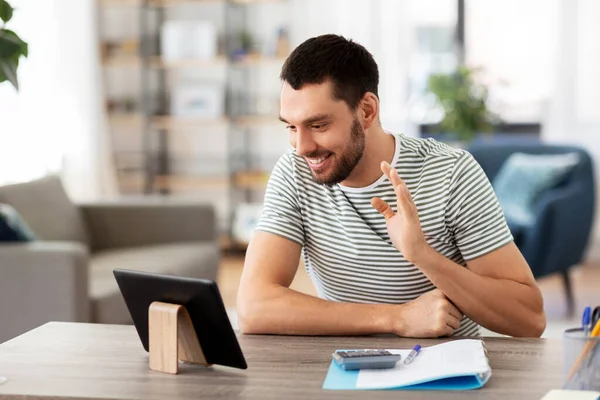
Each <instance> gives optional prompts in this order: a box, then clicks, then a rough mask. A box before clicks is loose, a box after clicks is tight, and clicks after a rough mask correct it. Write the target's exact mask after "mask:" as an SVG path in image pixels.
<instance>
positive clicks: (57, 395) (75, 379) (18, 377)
mask: <svg viewBox="0 0 600 400" xmlns="http://www.w3.org/2000/svg"><path fill="white" fill-rule="evenodd" d="M239 340H240V344H241V347H242V349H243V351H244V353H245V356H246V360H247V362H248V370H245V371H242V370H235V369H231V368H226V367H219V366H216V367H213V368H208V369H207V368H203V367H197V366H192V365H186V366H184V367H183V368H182V370H183V371H182V373H181V374H180V375H167V374H163V373H159V372H154V371H150V370H149V369H148V353H146V352H145V351H144V349H143V348H142V345H141V343H140V341H139V338H138V336H137V333H136V332H135V329H134V328H133V327H132V326H117V325H96V324H72V323H58V322H52V323H48V324H46V325H43V326H41V327H39V328H37V329H34V330H32V331H30V332H28V333H26V334H24V335H22V336H20V337H18V338H15V339H13V340H11V341H8V342H6V343H4V344H1V345H0V376H5V377H7V378H8V381H7V382H6V383H4V384H2V385H0V399H7V398H11V399H14V398H16V397H17V396H15V395H23V396H28V397H27V398H28V399H41V398H49V397H52V398H53V399H54V400H56V399H63V398H65V399H66V398H82V399H90V398H94V399H99V398H102V399H107V398H124V399H194V400H198V399H209V398H219V399H229V398H232V399H237V398H243V399H310V400H318V399H344V400H347V399H366V398H368V399H384V398H387V399H392V398H393V399H398V398H402V399H424V398H430V397H431V398H435V399H473V398H486V399H487V398H494V399H503V400H505V399H539V398H541V397H542V396H543V395H544V394H545V393H546V392H547V391H548V390H550V389H552V388H558V387H560V385H561V382H562V375H561V348H562V347H561V343H560V341H559V340H543V339H504V338H489V339H485V343H486V347H487V349H488V357H489V359H490V364H491V367H492V377H491V379H490V380H489V381H488V383H487V384H486V386H485V387H484V388H482V389H478V390H473V391H464V392H424V391H403V392H397V391H372V392H364V391H343V392H342V391H326V390H323V389H321V386H322V385H323V380H324V379H325V375H326V373H327V369H328V367H329V363H330V361H331V353H332V351H333V350H335V349H337V348H409V347H412V346H413V344H414V343H415V340H410V339H400V338H395V337H385V338H382V337H376V338H374V337H370V338H369V337H344V338H340V337H337V338H336V337H318V338H315V337H278V336H240V338H239ZM439 342H440V341H439V340H419V343H421V344H422V345H424V346H427V345H431V344H435V343H439ZM17 398H18V397H17Z"/></svg>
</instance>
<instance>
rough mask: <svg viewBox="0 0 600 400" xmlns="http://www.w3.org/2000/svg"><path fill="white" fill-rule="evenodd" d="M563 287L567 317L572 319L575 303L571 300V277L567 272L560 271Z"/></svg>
mask: <svg viewBox="0 0 600 400" xmlns="http://www.w3.org/2000/svg"><path fill="white" fill-rule="evenodd" d="M562 277H563V286H564V287H565V295H566V297H567V316H568V317H572V316H573V312H574V311H575V301H574V300H573V285H572V284H571V276H570V275H569V271H562Z"/></svg>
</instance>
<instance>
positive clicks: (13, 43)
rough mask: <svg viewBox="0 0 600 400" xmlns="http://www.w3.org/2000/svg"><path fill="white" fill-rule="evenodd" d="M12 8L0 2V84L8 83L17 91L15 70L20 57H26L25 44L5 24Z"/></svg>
mask: <svg viewBox="0 0 600 400" xmlns="http://www.w3.org/2000/svg"><path fill="white" fill-rule="evenodd" d="M13 11H14V8H12V7H11V5H10V4H8V2H7V1H6V0H0V21H2V23H1V24H0V83H2V82H4V81H9V82H10V83H12V85H13V86H14V87H15V89H16V90H19V81H18V79H17V68H18V67H19V60H20V58H21V57H27V43H26V42H24V41H23V40H21V38H20V37H19V36H18V35H17V34H16V33H15V32H13V31H11V30H9V29H6V24H7V23H8V21H10V20H11V18H12V16H13Z"/></svg>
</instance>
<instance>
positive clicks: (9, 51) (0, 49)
mask: <svg viewBox="0 0 600 400" xmlns="http://www.w3.org/2000/svg"><path fill="white" fill-rule="evenodd" d="M0 1H2V0H0ZM28 50H29V46H28V45H27V43H26V42H24V41H23V40H21V38H20V37H19V36H18V35H17V34H16V33H14V32H13V31H11V30H9V29H0V59H6V58H12V57H13V56H14V55H15V53H18V54H19V56H21V55H23V56H25V57H27V55H28Z"/></svg>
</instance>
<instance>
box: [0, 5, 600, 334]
mask: <svg viewBox="0 0 600 400" xmlns="http://www.w3.org/2000/svg"><path fill="white" fill-rule="evenodd" d="M9 4H10V5H9ZM12 8H14V12H13V11H12ZM599 14H600V2H597V1H595V0H570V1H567V0H479V1H474V0H435V1H434V0H279V1H277V0H270V1H260V0H45V1H43V2H31V1H25V0H9V1H8V2H7V1H6V0H0V20H3V21H4V23H3V22H1V21H0V32H4V33H3V34H4V36H1V35H0V81H4V82H0V204H5V205H7V206H11V207H12V209H11V210H10V211H5V212H4V215H5V219H6V220H8V221H9V222H10V221H11V219H10V218H12V221H13V222H12V225H11V224H6V225H8V226H9V227H12V228H14V226H15V224H16V223H15V222H14V221H15V220H16V219H19V221H20V225H19V226H21V227H22V231H21V234H20V235H16V237H13V238H10V237H9V236H6V235H5V237H4V239H2V237H0V241H2V242H0V286H2V287H3V286H7V288H6V290H0V292H3V293H4V294H3V295H0V296H2V297H0V300H3V301H4V303H5V304H6V303H7V302H10V303H12V304H14V302H15V301H22V302H25V303H27V302H28V301H29V300H27V295H26V294H27V293H39V292H40V291H43V292H44V293H45V298H46V299H55V300H47V301H46V305H47V309H46V310H45V311H44V312H43V313H41V314H43V315H38V314H39V313H38V312H37V311H35V310H33V309H32V310H31V311H30V312H29V311H26V312H24V313H23V314H26V315H28V316H20V317H18V318H17V317H16V316H15V315H14V311H11V310H10V308H9V307H7V306H0V320H2V321H5V320H9V321H16V320H17V319H18V321H19V322H18V323H15V324H16V325H17V326H16V327H12V328H5V330H6V329H8V330H6V331H5V332H4V333H2V329H0V342H1V341H2V340H6V339H7V338H9V337H12V336H14V335H16V334H19V333H21V332H22V331H24V330H26V329H31V328H33V327H35V326H37V325H39V324H41V323H43V322H45V320H49V319H52V320H57V319H59V320H87V321H92V322H114V323H122V322H123V323H125V322H127V321H126V319H127V315H126V310H124V308H123V307H124V305H123V304H122V301H121V300H120V296H119V293H118V289H117V288H116V286H115V285H114V282H113V279H112V276H111V275H110V271H111V270H112V268H114V267H125V268H134V269H141V270H151V271H155V272H165V273H175V274H186V275H190V276H199V277H208V278H215V279H217V280H218V282H219V286H220V288H221V291H222V293H223V297H224V301H225V303H226V306H227V307H228V309H229V310H230V312H232V313H233V315H234V313H235V309H234V307H235V295H236V292H237V285H238V284H239V275H240V274H241V270H242V268H243V254H244V250H245V247H246V245H247V242H248V240H249V238H250V236H251V234H252V229H253V227H254V224H255V223H256V219H257V217H258V215H259V214H260V209H261V201H262V198H263V196H264V189H265V185H266V181H267V179H268V176H269V171H270V170H271V168H272V167H273V166H274V164H275V162H276V161H277V159H278V157H279V156H280V155H281V154H282V153H284V152H285V151H286V150H287V149H288V147H289V139H288V135H287V133H286V131H285V129H284V126H283V124H282V123H280V122H279V121H278V118H277V117H278V112H279V90H280V86H281V83H280V81H279V71H280V68H281V66H282V64H283V62H284V60H285V58H286V57H287V55H288V54H289V53H290V51H291V50H293V48H294V47H295V46H297V45H298V44H300V43H301V42H302V41H304V40H306V39H307V38H309V37H312V36H316V35H319V34H324V33H337V34H341V35H344V36H345V37H347V38H352V39H354V40H355V41H356V42H358V43H360V44H362V45H364V46H365V47H366V48H367V49H368V50H369V51H370V52H371V53H372V54H373V56H374V57H375V59H376V61H377V62H378V65H379V69H380V92H379V93H380V100H381V121H382V124H383V126H384V128H385V129H387V130H389V131H392V132H402V133H404V134H406V135H409V136H415V137H434V138H436V139H437V140H441V141H445V142H447V143H449V144H451V145H453V146H457V147H461V148H465V149H467V150H469V151H471V152H472V153H473V155H474V156H475V157H476V159H477V160H478V161H479V162H480V164H481V165H482V167H483V168H484V171H485V172H486V174H488V177H489V178H490V181H492V183H493V185H494V188H495V189H496V191H497V194H498V196H499V198H500V200H501V204H502V206H503V208H504V210H505V214H506V216H507V219H508V221H509V225H510V228H511V231H512V232H513V236H515V240H516V241H517V244H518V246H519V248H520V249H521V251H522V252H523V254H524V255H525V256H526V258H527V260H528V262H529V264H530V265H531V267H532V270H533V271H534V275H535V276H536V278H537V279H538V282H540V286H541V287H542V289H543V291H544V297H545V302H546V309H547V313H548V317H549V320H550V321H551V323H550V324H549V328H548V329H549V330H548V331H547V333H546V335H547V336H548V335H549V336H552V335H553V334H555V333H556V332H559V331H561V330H562V329H563V325H564V324H570V323H572V321H575V320H577V319H578V318H579V314H580V311H581V309H582V307H583V306H584V305H595V304H593V303H594V302H596V303H600V295H599V294H598V293H599V291H598V290H597V289H598V287H600V268H599V264H600V262H599V260H600V236H599V232H600V231H599V229H600V224H599V223H598V221H599V219H598V216H597V213H596V212H595V208H596V203H597V200H596V199H597V198H598V197H597V189H596V188H597V185H596V182H597V178H596V177H597V176H598V173H597V172H598V169H597V163H596V162H595V160H597V158H598V156H600V139H598V137H599V136H598V135H599V133H600V111H599V110H598V104H600V75H599V74H598V71H600V26H599V25H598V23H597V21H596V19H597V18H596V16H597V15H599ZM2 29H4V31H2ZM7 30H10V32H9V33H7ZM13 33H15V34H16V35H18V37H19V38H20V40H18V39H15V38H14V36H12V34H13ZM9 39H10V40H9ZM21 40H22V41H21ZM25 55H26V57H25ZM17 61H18V68H16V66H17ZM17 84H18V90H16V87H15V86H16V85H17ZM515 153H519V155H521V156H522V155H523V154H524V155H525V156H524V158H523V156H522V157H521V158H519V157H514V155H515ZM533 156H538V157H533ZM23 227H24V228H23ZM17 231H18V229H17ZM0 232H1V229H0ZM0 236H1V235H0ZM15 242H16V243H15ZM21 242H24V243H21ZM58 243H63V247H60V246H58V245H57V244H58ZM65 243H67V244H69V245H68V246H66V247H65V245H64V244H65ZM73 243H75V245H74V246H75V247H73ZM190 243H195V245H193V246H191V245H190ZM200 244H201V245H200ZM35 246H37V247H35ZM40 246H41V247H40ZM44 246H48V247H44ZM56 246H58V247H56ZM69 246H71V247H69ZM177 246H180V247H177ZM185 246H188V247H185ZM32 254H33V255H32ZM36 254H37V256H36ZM40 254H41V256H40ZM57 254H58V256H57ZM36 257H38V258H39V257H42V259H41V260H40V259H38V258H36ZM53 257H54V258H53ZM56 257H58V258H56ZM61 257H62V258H61ZM49 260H50V261H49ZM40 263H41V264H44V263H51V264H52V265H53V268H55V269H56V270H55V271H54V272H52V271H48V269H47V268H46V269H45V271H44V275H43V277H42V275H40V274H41V272H39V271H40V269H41V268H42V267H41V266H40V265H39V264H40ZM23 265H27V266H28V267H27V268H23V267H22V266H23ZM65 271H68V272H65ZM82 271H83V272H82ZM293 287H294V288H296V289H298V290H302V291H305V292H308V293H314V288H313V287H312V284H311V283H310V281H309V279H308V276H307V275H306V273H305V272H304V270H303V268H300V269H299V272H298V276H297V279H296V280H295V282H294V285H293ZM17 288H18V289H17ZM65 290H66V291H67V292H68V293H69V294H65V293H66V292H65ZM67 297H68V299H67ZM53 301H54V302H53ZM0 303H2V302H0ZM80 303H84V305H81V304H80ZM23 307H24V308H25V309H26V308H27V306H26V304H25V305H24V306H23ZM32 307H33V304H32ZM34 308H35V307H34ZM119 313H120V314H119ZM553 321H554V322H556V324H559V325H553ZM560 324H563V325H560Z"/></svg>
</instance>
